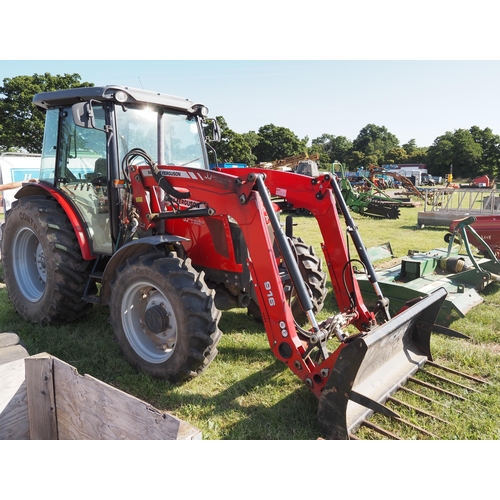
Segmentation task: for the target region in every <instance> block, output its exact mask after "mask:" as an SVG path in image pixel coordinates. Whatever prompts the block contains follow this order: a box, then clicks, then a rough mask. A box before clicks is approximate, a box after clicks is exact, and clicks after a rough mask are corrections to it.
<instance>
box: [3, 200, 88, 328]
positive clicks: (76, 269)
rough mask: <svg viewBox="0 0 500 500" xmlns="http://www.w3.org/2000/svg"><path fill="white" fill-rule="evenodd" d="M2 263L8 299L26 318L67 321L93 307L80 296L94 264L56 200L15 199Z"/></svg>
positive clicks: (42, 322) (7, 227)
mask: <svg viewBox="0 0 500 500" xmlns="http://www.w3.org/2000/svg"><path fill="white" fill-rule="evenodd" d="M2 264H3V270H4V279H5V284H6V286H7V291H8V294H9V298H10V300H11V302H12V304H13V305H14V308H15V309H16V311H17V312H18V313H19V314H20V315H21V316H22V317H23V318H24V319H26V320H28V321H31V322H35V323H39V324H41V325H47V324H58V323H67V322H70V321H73V320H75V319H77V318H79V317H80V316H82V315H84V314H85V313H86V312H87V311H88V310H89V309H90V308H91V307H92V304H89V303H88V302H85V301H84V300H83V299H82V297H83V294H84V292H85V287H86V284H87V279H88V276H89V273H90V267H91V265H92V262H91V261H86V260H84V259H83V257H82V255H81V252H80V246H79V244H78V241H77V239H76V235H75V232H74V230H73V227H72V225H71V223H70V221H69V219H68V217H67V216H66V213H65V212H64V210H63V209H62V208H61V206H60V205H59V204H58V203H57V202H56V201H55V200H52V199H47V198H43V197H33V198H21V199H20V200H19V201H18V202H15V203H13V205H12V208H11V210H10V211H9V212H8V214H7V217H6V220H5V224H4V227H3V237H2Z"/></svg>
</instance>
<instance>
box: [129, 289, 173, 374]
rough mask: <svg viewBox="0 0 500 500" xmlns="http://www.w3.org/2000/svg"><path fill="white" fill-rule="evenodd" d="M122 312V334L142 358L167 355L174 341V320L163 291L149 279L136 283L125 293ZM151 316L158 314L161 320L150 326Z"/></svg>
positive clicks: (152, 359)
mask: <svg viewBox="0 0 500 500" xmlns="http://www.w3.org/2000/svg"><path fill="white" fill-rule="evenodd" d="M153 311H154V314H152V312H153ZM121 313H122V324H123V330H124V333H125V336H126V337H127V340H128V342H129V343H130V345H131V347H132V348H133V349H134V351H135V352H136V353H137V354H138V355H139V356H140V357H141V358H142V359H143V360H145V361H147V362H148V363H154V364H157V363H163V362H164V361H166V360H167V359H168V358H170V356H171V355H172V354H173V352H174V349H175V343H176V341H177V321H176V318H175V314H174V311H173V309H172V305H171V304H170V302H169V300H168V299H167V298H166V297H165V295H164V294H163V293H161V292H160V291H159V290H158V289H157V288H156V287H155V286H154V285H153V284H151V283H149V282H145V281H142V282H138V283H135V284H134V285H133V286H131V287H129V288H128V289H127V290H126V291H125V293H124V296H123V300H122V307H121ZM152 316H154V317H155V318H157V317H159V316H161V317H162V318H163V322H162V321H158V322H156V323H155V324H154V326H155V327H154V328H153V325H152V321H151V319H150V318H151V317H152ZM158 325H162V326H161V327H158ZM165 326H166V327H165Z"/></svg>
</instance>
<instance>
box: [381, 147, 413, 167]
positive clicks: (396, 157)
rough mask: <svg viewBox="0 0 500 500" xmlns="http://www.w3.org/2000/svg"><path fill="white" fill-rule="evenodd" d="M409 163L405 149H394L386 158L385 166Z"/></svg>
mask: <svg viewBox="0 0 500 500" xmlns="http://www.w3.org/2000/svg"><path fill="white" fill-rule="evenodd" d="M388 163H392V164H395V165H397V164H398V163H408V153H407V152H406V150H405V149H404V148H392V149H390V150H389V151H388V152H387V154H386V155H385V157H384V164H388Z"/></svg>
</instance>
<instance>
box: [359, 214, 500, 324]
mask: <svg viewBox="0 0 500 500" xmlns="http://www.w3.org/2000/svg"><path fill="white" fill-rule="evenodd" d="M497 220H498V218H497ZM475 223H476V217H473V216H471V217H466V218H463V219H460V220H456V221H454V222H453V223H452V224H451V225H450V232H449V233H447V234H445V236H444V241H445V242H446V243H448V246H447V247H446V248H436V249H434V250H430V251H417V250H410V251H409V252H408V255H407V256H406V257H403V258H402V259H398V261H399V262H398V263H396V264H394V263H393V261H391V260H389V266H386V267H385V268H384V267H382V268H378V269H376V273H377V278H378V282H379V286H380V288H381V290H382V293H383V294H384V296H385V297H387V298H388V299H389V301H390V304H391V306H390V312H391V313H393V314H394V313H396V312H397V311H398V310H399V309H400V308H401V307H404V305H405V304H406V303H411V301H412V300H419V298H421V297H425V296H428V295H430V294H432V293H433V292H434V291H435V290H437V289H440V288H444V289H446V290H447V291H448V295H447V297H446V299H445V300H444V302H443V306H442V308H441V311H440V313H439V315H438V318H437V322H438V323H439V324H440V325H443V326H446V325H449V324H450V323H451V322H452V321H454V320H456V319H458V318H461V317H464V316H465V315H466V314H467V313H468V312H469V311H470V310H471V309H472V308H473V307H476V306H477V305H479V304H481V303H482V302H484V299H483V297H482V296H481V295H480V294H479V292H481V291H483V290H484V289H485V288H486V287H487V286H488V285H489V284H491V283H499V282H500V261H499V260H498V248H499V246H498V242H499V239H500V227H499V226H498V223H497V226H496V227H497V229H496V231H494V232H493V233H492V231H491V229H492V228H491V226H490V227H488V226H485V227H484V228H483V231H484V232H485V233H488V234H489V235H490V236H491V235H492V234H493V235H494V236H495V237H496V238H495V239H496V243H495V246H494V248H491V247H490V245H488V243H486V241H485V240H484V239H483V237H482V236H480V234H479V233H478V232H477V231H476V230H475V229H474V228H473V225H474V224H475ZM485 236H486V237H488V236H487V235H486V234H485ZM472 245H474V246H475V247H476V249H477V250H478V253H479V254H480V256H475V255H474V252H473V248H472ZM368 253H369V255H371V256H372V260H376V259H381V258H386V257H387V258H389V257H393V255H392V248H391V246H390V244H389V243H385V244H384V245H382V246H380V247H374V248H371V249H369V250H368ZM357 279H358V284H359V286H360V289H361V292H362V294H363V298H364V300H365V302H366V303H367V304H369V305H374V304H375V303H376V301H377V297H376V295H375V294H374V293H373V290H372V288H371V286H370V283H369V280H367V277H366V275H365V274H364V273H363V272H360V273H359V275H358V276H357Z"/></svg>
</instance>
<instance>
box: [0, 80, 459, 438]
mask: <svg viewBox="0 0 500 500" xmlns="http://www.w3.org/2000/svg"><path fill="white" fill-rule="evenodd" d="M34 102H35V104H36V105H37V106H38V107H39V108H40V109H43V110H45V112H46V129H45V136H44V145H43V152H42V167H41V171H40V178H39V182H38V183H30V184H29V185H26V186H24V187H23V188H22V189H21V190H20V191H19V192H18V193H17V198H18V201H17V202H15V203H14V204H13V207H12V209H11V211H10V212H9V213H8V214H7V217H6V222H5V228H4V237H3V241H2V255H3V267H4V275H5V282H6V285H7V289H8V293H9V297H10V300H11V301H12V303H13V305H14V307H15V309H16V310H17V312H18V313H19V314H20V315H21V316H22V317H23V318H25V319H26V320H29V321H33V322H38V323H41V324H50V323H52V324H54V323H55V324H57V323H61V322H68V321H72V320H75V319H77V318H79V317H81V316H82V315H84V314H86V313H87V312H88V311H89V310H90V309H91V308H92V307H93V305H100V306H108V307H109V313H110V322H111V325H112V327H113V331H114V335H115V338H116V340H117V342H118V343H119V345H120V347H121V349H122V351H123V353H124V355H125V357H126V358H127V359H128V360H129V362H130V363H131V364H133V365H134V366H136V367H138V368H140V369H141V370H144V371H146V372H147V373H150V374H151V375H153V376H155V377H161V378H165V379H169V380H172V381H174V382H182V381H187V380H189V379H191V378H193V377H196V376H198V375H200V374H201V373H202V372H203V371H204V370H205V369H206V368H207V367H208V365H209V364H210V362H211V361H212V360H213V359H214V357H215V355H216V354H217V344H218V342H219V340H220V338H221V331H220V329H219V326H218V323H219V318H220V315H221V312H220V310H221V309H229V308H231V307H248V308H249V310H250V309H251V306H252V305H253V307H254V310H255V308H257V309H258V316H259V319H261V320H262V322H263V325H264V328H265V331H266V334H267V337H268V340H269V346H270V348H271V350H272V352H273V354H274V356H275V357H276V358H277V359H279V360H280V361H282V362H283V363H285V364H286V365H287V366H288V368H289V369H290V370H292V371H293V372H294V373H295V374H296V375H297V376H298V377H299V379H300V380H302V381H303V383H304V384H306V385H307V386H308V387H309V388H310V390H311V391H312V392H313V393H314V394H315V395H316V396H317V398H318V400H319V405H318V422H319V427H320V430H321V433H322V435H323V437H325V438H329V439H348V438H349V437H350V436H351V435H352V434H353V433H355V432H356V430H357V428H358V427H359V426H360V425H361V423H362V422H363V421H364V420H366V419H367V418H369V417H370V415H371V414H372V413H373V412H381V413H384V414H386V415H391V416H395V414H394V413H393V412H392V411H391V410H389V409H388V408H386V407H385V406H384V402H385V401H386V399H387V398H388V397H389V396H390V395H391V394H392V393H394V392H395V391H396V390H397V389H398V388H399V387H400V386H402V385H403V384H405V382H406V381H407V380H408V378H409V377H411V376H412V375H413V374H414V373H415V372H416V371H417V370H418V369H419V368H420V367H421V366H422V365H423V364H425V363H426V362H427V360H430V359H431V353H430V345H429V344H430V335H431V332H432V331H434V330H437V331H438V332H440V333H446V334H449V335H454V336H461V335H460V334H458V333H456V332H453V331H451V330H448V329H445V328H442V327H441V328H438V327H437V326H436V325H435V322H436V318H437V316H438V314H439V311H440V308H441V305H442V304H443V301H444V300H445V298H446V294H447V292H446V291H445V290H444V289H438V290H436V291H435V292H434V293H433V294H431V295H429V296H428V297H425V298H423V299H422V300H417V301H413V303H412V304H408V305H406V306H405V307H403V308H402V310H401V312H399V313H398V314H396V315H395V316H394V317H391V314H390V312H389V303H388V300H387V299H386V298H385V297H384V296H383V294H382V292H381V290H380V287H379V285H378V282H377V277H376V274H375V271H374V269H373V267H372V264H371V262H370V260H369V258H368V254H367V251H366V250H365V247H364V245H363V243H362V241H361V236H360V234H359V232H358V229H357V227H356V225H355V223H354V221H353V220H352V218H351V216H350V214H349V210H348V207H347V205H346V203H345V201H344V199H343V197H342V194H341V192H340V187H339V184H338V182H337V180H336V178H335V176H334V175H332V174H325V175H320V176H319V177H314V178H311V177H309V176H305V175H300V174H296V173H286V172H280V171H274V170H264V169H258V168H246V169H237V170H231V171H229V170H228V169H225V170H217V169H216V170H210V169H209V167H208V165H209V161H208V152H207V147H206V146H207V145H208V149H211V146H210V145H209V143H208V141H207V139H206V137H205V133H204V130H205V127H206V124H207V120H208V119H207V118H206V108H205V107H204V106H202V105H201V104H195V103H193V102H191V101H188V100H185V99H180V98H175V97H172V96H166V95H162V94H158V93H153V92H147V91H144V90H138V89H129V88H126V87H117V86H108V87H96V88H78V89H70V90H67V91H58V92H50V93H44V94H38V95H37V96H35V98H34ZM217 135H218V127H217V126H216V124H213V138H214V139H217ZM216 163H217V162H216ZM273 197H280V198H282V199H284V200H286V201H287V202H289V203H291V204H293V205H294V206H298V205H299V204H300V206H301V207H304V208H305V209H306V210H308V211H309V212H310V213H311V214H312V215H313V216H314V217H315V218H316V220H317V222H318V225H319V230H320V231H321V235H322V238H323V244H322V249H323V253H324V258H325V261H326V268H327V271H328V274H329V277H330V281H331V284H332V287H333V295H334V298H335V301H336V304H337V309H338V311H337V312H336V313H335V314H334V315H333V316H331V317H328V318H326V319H322V320H318V319H317V315H318V313H319V312H320V311H321V309H322V307H323V305H324V301H325V297H326V293H327V291H328V290H327V288H326V274H325V272H324V271H323V269H322V265H321V260H320V259H319V258H318V257H316V255H315V253H314V251H313V250H312V248H309V247H307V245H306V244H305V243H303V242H302V240H301V239H300V238H298V237H296V236H295V235H294V234H293V223H292V222H291V220H290V219H287V222H286V227H285V229H283V227H282V224H281V221H280V217H279V210H278V208H277V206H276V205H275V204H274V203H273V201H272V200H273ZM339 211H340V213H341V214H342V215H343V217H344V218H345V222H346V226H347V234H348V236H349V237H350V238H351V239H352V241H353V242H354V245H355V247H356V250H357V252H358V257H356V258H354V257H351V255H350V252H349V248H348V245H347V241H346V238H345V237H344V234H343V225H342V223H341V221H340V219H339V215H338V212H339ZM355 262H356V263H357V264H359V263H360V262H361V263H362V265H363V268H364V269H365V271H366V274H367V276H368V279H369V281H370V282H371V284H372V286H373V289H374V291H375V294H376V297H377V300H376V304H375V306H374V307H373V308H372V309H371V310H369V309H368V307H367V306H366V305H365V303H364V302H363V298H362V295H361V293H360V289H359V285H358V282H357V280H356V277H355V275H354V272H353V267H354V263H355Z"/></svg>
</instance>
